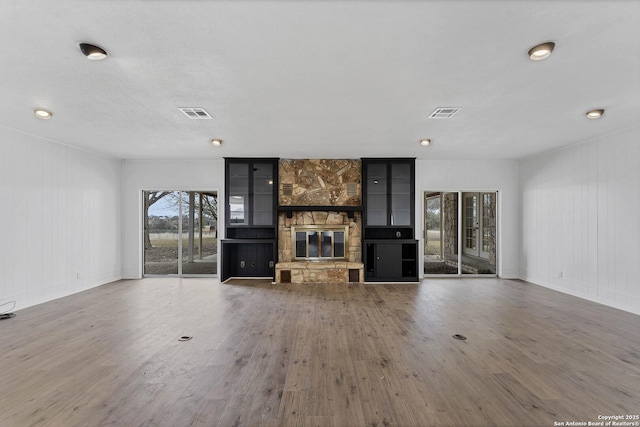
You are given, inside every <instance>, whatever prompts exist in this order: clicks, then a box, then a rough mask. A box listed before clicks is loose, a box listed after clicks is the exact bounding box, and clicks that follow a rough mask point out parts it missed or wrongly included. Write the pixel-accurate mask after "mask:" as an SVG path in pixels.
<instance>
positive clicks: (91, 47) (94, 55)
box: [78, 43, 108, 61]
mask: <svg viewBox="0 0 640 427" xmlns="http://www.w3.org/2000/svg"><path fill="white" fill-rule="evenodd" d="M78 46H79V47H80V51H81V52H82V53H83V54H84V56H86V57H87V59H90V60H92V61H100V60H101V59H105V58H106V57H107V55H108V54H107V51H106V50H104V49H103V48H101V47H100V46H96V45H95V44H91V43H80V44H78Z"/></svg>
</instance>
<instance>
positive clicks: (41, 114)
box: [33, 108, 53, 120]
mask: <svg viewBox="0 0 640 427" xmlns="http://www.w3.org/2000/svg"><path fill="white" fill-rule="evenodd" d="M33 113H34V114H35V115H36V117H37V118H39V119H42V120H49V119H50V118H51V116H53V113H52V112H50V111H47V110H43V109H41V108H37V109H35V110H33Z"/></svg>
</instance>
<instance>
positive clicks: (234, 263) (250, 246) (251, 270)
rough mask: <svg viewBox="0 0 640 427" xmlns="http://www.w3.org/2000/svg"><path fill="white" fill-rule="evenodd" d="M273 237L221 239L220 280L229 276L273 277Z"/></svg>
mask: <svg viewBox="0 0 640 427" xmlns="http://www.w3.org/2000/svg"><path fill="white" fill-rule="evenodd" d="M275 254H276V241H275V240H274V239H266V240H265V239H225V240H222V260H221V261H222V271H221V280H222V281H225V280H227V279H228V278H230V277H272V278H275V263H276V259H275Z"/></svg>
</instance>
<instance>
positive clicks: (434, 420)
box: [0, 278, 640, 427]
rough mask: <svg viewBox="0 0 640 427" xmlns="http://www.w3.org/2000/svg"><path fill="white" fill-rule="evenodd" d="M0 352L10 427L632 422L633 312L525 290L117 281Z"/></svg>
mask: <svg viewBox="0 0 640 427" xmlns="http://www.w3.org/2000/svg"><path fill="white" fill-rule="evenodd" d="M454 334H462V335H465V336H466V337H467V340H466V341H461V340H456V339H454V338H452V335H454ZM181 336H192V337H193V338H192V339H191V340H189V341H184V342H181V341H178V339H179V338H180V337H181ZM0 343H1V345H2V347H1V348H0V378H1V380H0V381H1V382H0V384H1V385H2V388H1V389H0V426H19V427H22V426H56V427H59V426H64V427H68V426H105V425H113V426H127V427H131V426H241V425H247V426H280V425H287V426H288V425H290V426H336V427H337V426H379V427H383V426H431V425H433V426H485V425H487V426H488V425H498V426H554V421H557V422H567V421H584V422H588V421H592V422H595V421H599V420H598V415H627V414H629V415H633V414H639V413H640V316H637V315H633V314H630V313H626V312H622V311H618V310H615V309H612V308H608V307H604V306H601V305H597V304H593V303H590V302H587V301H584V300H581V299H578V298H574V297H571V296H568V295H564V294H560V293H557V292H554V291H551V290H548V289H544V288H540V287H537V286H534V285H531V284H527V283H524V282H520V281H510V280H500V279H478V278H473V279H429V280H425V281H424V282H423V283H421V284H397V285H395V284H391V285H389V284H367V285H363V284H350V285H327V284H319V285H272V284H269V283H265V282H263V281H239V282H235V283H233V284H220V283H218V282H217V281H216V280H215V279H178V278H169V279H165V278H162V279H155V278H154V279H151V278H147V279H142V280H131V281H120V282H116V283H112V284H109V285H105V286H101V287H99V288H96V289H92V290H90V291H86V292H83V293H80V294H76V295H73V296H70V297H67V298H63V299H59V300H56V301H52V302H49V303H46V304H42V305H39V306H36V307H32V308H28V309H25V310H21V311H19V312H18V313H17V316H16V317H15V318H13V319H9V320H3V321H0ZM556 425H559V424H556Z"/></svg>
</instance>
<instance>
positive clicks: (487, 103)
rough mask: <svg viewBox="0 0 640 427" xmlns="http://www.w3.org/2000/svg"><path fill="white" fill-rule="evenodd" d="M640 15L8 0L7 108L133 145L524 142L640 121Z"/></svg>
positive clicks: (95, 139) (4, 43) (546, 7)
mask: <svg viewBox="0 0 640 427" xmlns="http://www.w3.org/2000/svg"><path fill="white" fill-rule="evenodd" d="M639 23H640V1H622V0H618V1H611V0H606V1H590V0H573V1H569V0H566V1H564V0H552V1H506V0H502V1H499V0H495V1H484V0H472V1H459V0H448V1H398V0H395V1H393V0H388V1H383V0H377V1H376V0H370V1H366V0H355V1H346V0H345V1H330V0H316V1H311V0H297V1H294V0H289V1H269V0H267V1H264V0H262V1H242V0H236V1H230V0H227V1H205V0H182V1H179V0H56V1H52V0H30V1H25V0H0V125H2V126H4V127H8V128H12V129H17V130H19V131H21V132H25V133H28V134H32V135H37V136H40V137H43V138H46V139H49V140H52V141H57V142H61V143H65V144H68V145H71V146H76V147H80V148H83V149H87V150H91V151H95V152H99V153H104V154H106V155H110V156H115V157H118V158H125V159H141V158H143V159H155V158H157V159H166V158H183V159H195V158H204V159H208V158H220V157H235V156H237V157H245V156H273V157H282V158H359V157H378V156H394V157H418V158H426V159H459V158H464V159H475V158H478V159H489V158H497V159H518V158H522V157H525V156H528V155H532V154H535V153H539V152H543V151H547V150H552V149H556V148H558V147H562V146H566V145H569V144H575V143H578V142H581V141H585V140H589V139H592V138H595V137H599V136H603V135H607V134H611V133H614V132H618V131H620V130H622V129H628V128H633V127H637V126H638V124H639V121H638V117H640V24H639ZM549 40H553V41H556V43H557V47H556V50H555V51H554V54H553V55H552V56H551V57H550V58H549V59H547V60H545V61H538V62H533V61H530V60H529V59H528V57H527V55H526V52H527V50H528V49H529V48H530V47H531V46H533V45H535V44H538V43H540V42H544V41H549ZM82 41H86V42H92V43H96V44H99V45H101V46H103V47H104V48H105V49H107V50H108V51H109V53H110V56H109V58H108V59H106V60H104V61H88V60H87V59H85V58H84V57H83V56H82V54H81V53H80V51H79V49H78V43H79V42H82ZM36 107H42V108H45V109H48V110H50V111H52V112H53V114H54V116H53V118H52V119H51V120H48V121H42V120H39V119H37V118H35V117H34V114H33V109H34V108H36ZM179 107H202V108H204V109H206V110H207V111H208V112H209V113H210V114H211V115H212V116H213V118H214V119H213V120H190V119H188V118H187V117H186V116H185V115H184V114H183V113H181V112H180V111H179V110H178V108H179ZM437 107H461V108H462V111H461V112H459V113H458V114H457V115H456V116H455V117H454V118H452V119H444V120H436V119H429V118H428V116H429V114H430V113H431V112H432V111H433V110H434V109H435V108H437ZM593 108H605V109H606V113H605V116H604V117H603V118H602V119H600V120H589V119H587V118H585V115H584V114H585V112H586V111H587V110H589V109H593ZM212 138H221V139H223V140H224V145H223V146H222V147H220V148H215V147H213V146H211V144H210V143H209V141H210V140H211V139H212ZM422 138H431V139H432V141H433V143H432V145H431V146H430V147H428V148H425V147H422V146H420V145H419V143H418V141H419V140H420V139H422Z"/></svg>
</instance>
